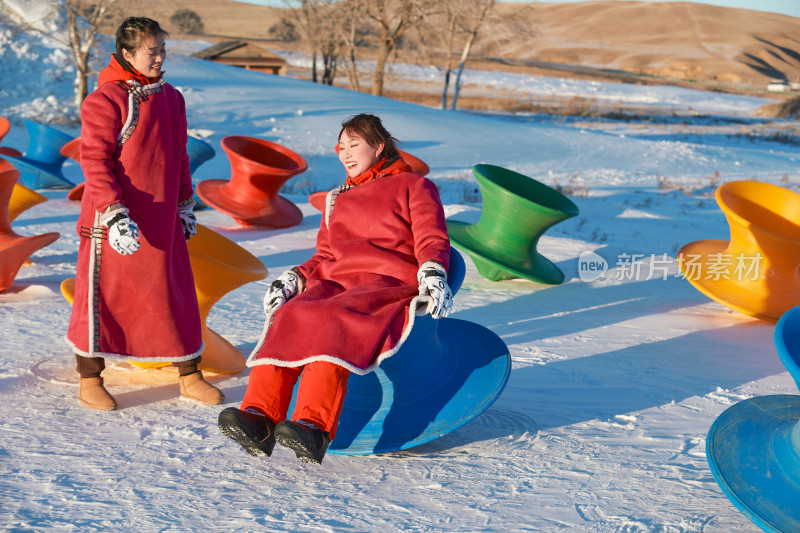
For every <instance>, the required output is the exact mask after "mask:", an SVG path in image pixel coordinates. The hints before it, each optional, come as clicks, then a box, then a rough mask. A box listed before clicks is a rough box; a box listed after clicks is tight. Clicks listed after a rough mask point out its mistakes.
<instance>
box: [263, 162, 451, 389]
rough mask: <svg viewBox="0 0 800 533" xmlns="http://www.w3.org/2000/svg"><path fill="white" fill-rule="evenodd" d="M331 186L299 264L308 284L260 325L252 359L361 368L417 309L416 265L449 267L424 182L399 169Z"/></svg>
mask: <svg viewBox="0 0 800 533" xmlns="http://www.w3.org/2000/svg"><path fill="white" fill-rule="evenodd" d="M337 193H338V191H337V190H334V191H331V192H330V193H328V202H327V205H328V209H327V212H326V213H325V214H324V215H323V217H322V222H321V223H320V228H319V233H318V234H317V250H316V253H315V254H314V255H313V256H312V257H311V258H310V259H309V260H308V261H306V262H305V263H303V264H302V265H300V266H298V267H297V269H298V270H299V271H300V272H301V273H302V274H303V276H305V278H306V288H305V290H304V291H303V292H301V293H300V294H299V295H297V296H295V297H294V298H292V299H290V300H289V301H288V302H286V303H285V304H284V305H283V306H282V307H280V308H279V309H278V310H277V311H276V312H275V313H274V315H273V317H272V323H271V324H267V325H265V329H264V333H263V334H262V337H261V340H260V342H259V343H258V345H257V346H256V348H255V350H254V351H253V353H252V355H251V356H250V360H249V361H248V364H249V366H256V365H261V364H272V365H277V366H301V365H305V364H307V363H310V362H312V361H330V362H333V363H336V364H338V365H340V366H343V367H344V368H347V369H348V370H350V371H351V372H355V373H357V374H366V373H368V372H370V371H372V370H374V369H375V367H376V366H377V365H378V364H379V363H380V362H381V361H382V360H383V359H385V358H386V357H389V356H391V355H392V354H394V353H395V352H396V351H397V350H398V349H399V348H400V346H401V344H402V343H403V341H404V340H405V338H406V337H407V336H408V333H409V332H410V330H411V326H412V325H413V323H414V317H415V312H416V309H417V305H418V304H419V305H421V306H422V310H421V311H420V312H424V304H422V303H421V302H420V298H419V295H418V293H419V283H418V282H417V270H418V269H419V266H420V265H421V264H423V263H424V262H426V261H435V262H437V263H440V264H441V265H443V266H444V267H445V268H447V267H448V266H449V261H450V240H449V238H448V236H447V227H446V226H445V219H444V211H443V209H442V203H441V200H440V199H439V193H438V191H437V189H436V186H435V185H434V184H433V182H431V181H430V180H428V179H426V178H423V177H421V176H418V175H416V174H412V173H410V172H402V173H399V174H395V175H389V176H384V177H379V178H377V179H376V180H374V181H371V182H369V183H366V184H364V185H360V186H357V187H353V188H350V189H349V190H346V191H344V192H341V193H338V194H337ZM332 200H333V201H332ZM331 205H332V207H331Z"/></svg>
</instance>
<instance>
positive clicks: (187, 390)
mask: <svg viewBox="0 0 800 533" xmlns="http://www.w3.org/2000/svg"><path fill="white" fill-rule="evenodd" d="M178 384H179V385H180V387H181V396H183V397H184V398H189V399H190V400H196V401H198V402H200V403H202V404H205V405H217V404H218V403H222V400H224V399H225V395H224V394H222V392H221V391H220V390H219V389H218V388H216V387H215V386H214V385H212V384H211V383H209V382H208V381H206V380H205V379H203V371H202V370H198V371H197V372H195V373H194V374H189V375H188V376H178Z"/></svg>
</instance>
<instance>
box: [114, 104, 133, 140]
mask: <svg viewBox="0 0 800 533" xmlns="http://www.w3.org/2000/svg"><path fill="white" fill-rule="evenodd" d="M133 106H134V103H133V93H128V116H127V118H126V119H125V124H123V125H122V129H121V130H120V132H119V135H117V142H118V143H119V142H120V141H122V137H123V136H124V135H125V132H126V131H128V128H130V127H131V122H133Z"/></svg>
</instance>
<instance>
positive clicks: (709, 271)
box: [678, 181, 800, 321]
mask: <svg viewBox="0 0 800 533" xmlns="http://www.w3.org/2000/svg"><path fill="white" fill-rule="evenodd" d="M715 196H716V200H717V203H718V204H719V206H720V209H722V212H723V213H724V214H725V217H726V219H727V221H728V226H729V227H730V241H721V240H704V241H695V242H691V243H689V244H687V245H685V246H684V247H683V248H681V249H680V251H679V252H678V259H679V265H680V269H681V272H682V273H683V274H684V276H685V277H686V279H687V280H688V281H689V282H690V283H691V284H692V285H694V287H695V288H697V289H698V290H699V291H700V292H702V293H703V294H705V295H706V296H708V297H709V298H711V299H712V300H714V301H716V302H718V303H721V304H722V305H725V306H727V307H730V308H731V309H734V310H736V311H738V312H740V313H743V314H746V315H749V316H753V317H756V318H760V319H762V320H769V321H777V320H778V319H779V318H780V317H781V315H783V313H785V312H786V311H788V310H789V309H791V308H793V307H795V306H797V305H800V279H798V267H800V194H798V193H796V192H793V191H790V190H789V189H785V188H783V187H779V186H777V185H772V184H769V183H761V182H758V181H733V182H729V183H725V184H723V185H721V186H720V187H719V188H717V191H716V193H715Z"/></svg>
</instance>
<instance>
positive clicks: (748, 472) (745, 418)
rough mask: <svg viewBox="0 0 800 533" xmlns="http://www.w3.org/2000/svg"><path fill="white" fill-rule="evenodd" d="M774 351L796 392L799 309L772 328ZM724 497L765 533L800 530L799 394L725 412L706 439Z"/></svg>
mask: <svg viewBox="0 0 800 533" xmlns="http://www.w3.org/2000/svg"><path fill="white" fill-rule="evenodd" d="M775 348H776V349H777V351H778V356H779V357H780V360H781V362H782V363H783V365H784V366H785V367H786V370H788V371H789V374H790V375H791V376H792V377H793V378H794V380H795V383H797V385H798V387H799V388H800V364H798V363H800V307H794V308H792V309H790V310H789V311H787V312H785V313H784V314H783V315H782V316H781V318H780V319H779V320H778V324H777V326H776V327H775ZM706 456H707V459H708V464H709V466H710V467H711V473H712V474H713V475H714V478H715V479H716V480H717V483H718V484H719V486H720V488H722V492H723V493H725V496H727V497H728V499H729V500H730V501H731V502H732V503H733V504H734V506H736V508H737V509H739V510H740V511H741V512H742V513H743V514H744V515H745V516H747V518H749V519H750V520H751V521H752V522H753V523H754V524H756V525H757V526H758V527H760V528H761V529H763V530H764V531H774V532H794V531H800V505H799V503H800V396H798V395H792V394H780V395H768V396H758V397H755V398H750V399H748V400H744V401H741V402H739V403H737V404H735V405H733V406H732V407H730V408H728V409H727V410H726V411H725V412H723V413H722V414H721V415H720V416H719V417H718V418H717V419H716V420H715V421H714V424H713V425H712V426H711V429H710V430H709V432H708V437H707V439H706Z"/></svg>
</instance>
